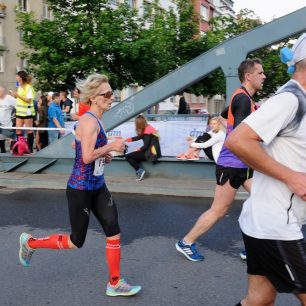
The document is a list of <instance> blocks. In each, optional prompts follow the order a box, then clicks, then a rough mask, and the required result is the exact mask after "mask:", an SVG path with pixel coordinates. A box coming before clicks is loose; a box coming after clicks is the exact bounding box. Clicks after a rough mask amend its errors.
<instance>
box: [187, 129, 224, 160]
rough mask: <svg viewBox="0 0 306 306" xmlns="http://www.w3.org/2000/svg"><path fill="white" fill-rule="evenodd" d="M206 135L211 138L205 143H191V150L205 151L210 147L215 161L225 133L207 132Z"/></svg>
mask: <svg viewBox="0 0 306 306" xmlns="http://www.w3.org/2000/svg"><path fill="white" fill-rule="evenodd" d="M207 133H208V134H209V135H210V136H211V138H210V139H209V140H207V141H205V142H192V143H191V144H190V146H191V147H192V148H198V149H205V148H209V147H212V155H213V157H214V160H215V161H217V160H218V157H219V154H220V151H221V149H222V146H223V143H224V140H225V133H224V132H223V131H219V132H217V133H214V132H213V131H209V132H207Z"/></svg>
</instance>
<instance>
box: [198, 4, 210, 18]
mask: <svg viewBox="0 0 306 306" xmlns="http://www.w3.org/2000/svg"><path fill="white" fill-rule="evenodd" d="M200 13H201V17H202V19H204V20H208V11H207V7H206V6H205V5H203V4H201V12H200Z"/></svg>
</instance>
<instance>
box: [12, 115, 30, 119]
mask: <svg viewBox="0 0 306 306" xmlns="http://www.w3.org/2000/svg"><path fill="white" fill-rule="evenodd" d="M16 118H18V119H33V118H34V116H32V115H29V116H16Z"/></svg>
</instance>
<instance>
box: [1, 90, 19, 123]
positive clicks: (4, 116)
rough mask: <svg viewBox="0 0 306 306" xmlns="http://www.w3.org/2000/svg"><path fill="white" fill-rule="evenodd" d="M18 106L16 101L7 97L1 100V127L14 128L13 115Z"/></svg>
mask: <svg viewBox="0 0 306 306" xmlns="http://www.w3.org/2000/svg"><path fill="white" fill-rule="evenodd" d="M15 106H16V99H15V98H13V97H12V96H10V95H6V96H5V97H4V99H1V98H0V126H12V125H13V124H12V120H11V114H12V110H13V109H14V108H15Z"/></svg>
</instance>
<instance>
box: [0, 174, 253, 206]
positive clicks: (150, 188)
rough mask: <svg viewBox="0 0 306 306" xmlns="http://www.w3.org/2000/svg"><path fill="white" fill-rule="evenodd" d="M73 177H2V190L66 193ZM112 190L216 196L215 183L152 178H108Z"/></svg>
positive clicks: (240, 197) (241, 194)
mask: <svg viewBox="0 0 306 306" xmlns="http://www.w3.org/2000/svg"><path fill="white" fill-rule="evenodd" d="M68 177H69V174H52V173H49V174H29V173H22V172H12V173H0V186H2V187H10V188H21V189H27V188H43V189H56V190H62V189H65V188H66V183H67V180H68ZM106 182H107V186H108V188H109V190H110V191H111V192H116V193H133V194H148V195H150V194H152V195H167V196H180V197H181V196H183V197H196V198H198V197H200V198H201V197H206V198H207V197H208V198H211V197H213V196H214V188H215V181H213V180H201V179H182V178H177V179H175V180H174V179H169V178H168V179H167V178H157V177H150V178H145V179H144V180H143V181H140V182H138V181H136V179H135V176H134V175H132V176H127V175H126V176H114V177H111V176H110V175H106ZM247 195H248V194H247V192H245V191H244V189H239V190H238V193H237V196H236V199H237V200H244V199H246V198H247Z"/></svg>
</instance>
